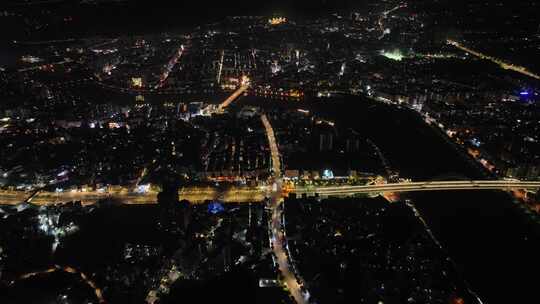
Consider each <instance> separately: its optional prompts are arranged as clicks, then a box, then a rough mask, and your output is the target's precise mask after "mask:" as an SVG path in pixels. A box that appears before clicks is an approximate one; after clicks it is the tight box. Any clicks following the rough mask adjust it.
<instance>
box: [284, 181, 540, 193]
mask: <svg viewBox="0 0 540 304" xmlns="http://www.w3.org/2000/svg"><path fill="white" fill-rule="evenodd" d="M514 189H540V182H532V181H531V182H528V181H507V180H492V181H474V180H470V181H432V182H404V183H391V184H380V185H364V186H338V187H301V188H296V189H294V190H292V193H295V194H297V195H302V194H308V195H310V194H320V195H349V194H360V193H378V192H379V193H380V192H383V193H384V192H418V191H445V190H514Z"/></svg>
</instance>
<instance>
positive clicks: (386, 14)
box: [378, 3, 407, 40]
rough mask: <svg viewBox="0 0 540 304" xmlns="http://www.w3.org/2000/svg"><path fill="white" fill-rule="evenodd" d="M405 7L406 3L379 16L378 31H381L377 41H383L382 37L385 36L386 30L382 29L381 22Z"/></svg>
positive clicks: (382, 24)
mask: <svg viewBox="0 0 540 304" xmlns="http://www.w3.org/2000/svg"><path fill="white" fill-rule="evenodd" d="M405 7H407V3H404V4H400V5H398V6H396V7H394V8H392V9H390V10H387V11H384V12H383V13H382V14H381V18H379V21H378V24H379V29H380V30H381V36H379V40H381V39H383V38H384V36H386V34H387V32H386V29H385V28H384V23H383V20H384V19H386V18H387V17H388V15H389V14H391V13H393V12H395V11H397V10H398V9H402V8H405Z"/></svg>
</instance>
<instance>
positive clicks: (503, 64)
mask: <svg viewBox="0 0 540 304" xmlns="http://www.w3.org/2000/svg"><path fill="white" fill-rule="evenodd" d="M446 42H447V43H448V44H450V45H453V46H455V47H457V48H458V49H460V50H462V51H464V52H467V53H469V54H471V55H474V56H476V57H478V58H481V59H485V60H489V61H492V62H494V63H496V64H498V65H499V66H500V67H501V68H503V69H505V70H512V71H514V72H518V73H521V74H523V75H525V76H529V77H532V78H535V79H538V80H540V75H538V74H535V73H533V72H531V71H529V70H527V68H526V67H523V66H519V65H514V64H511V63H507V62H504V61H502V60H500V59H497V58H495V57H492V56H488V55H485V54H482V53H480V52H477V51H475V50H471V49H469V48H467V47H465V46H463V45H462V44H461V43H459V42H457V41H454V40H450V39H448V40H447V41H446Z"/></svg>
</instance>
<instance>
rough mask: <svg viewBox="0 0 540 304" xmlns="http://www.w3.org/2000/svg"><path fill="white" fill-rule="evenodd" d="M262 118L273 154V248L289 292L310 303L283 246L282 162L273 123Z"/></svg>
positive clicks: (271, 205)
mask: <svg viewBox="0 0 540 304" xmlns="http://www.w3.org/2000/svg"><path fill="white" fill-rule="evenodd" d="M261 120H262V122H263V125H264V128H265V130H266V137H267V138H268V143H269V146H270V153H271V155H272V171H273V176H274V178H273V179H274V181H273V188H272V193H271V196H270V202H269V203H270V207H271V209H272V220H271V225H270V229H271V235H272V238H271V241H272V249H273V251H274V255H275V256H276V259H277V263H278V265H279V271H280V272H281V274H282V275H283V282H284V283H285V285H286V286H287V288H288V289H289V292H290V293H291V295H292V296H293V298H294V300H295V301H296V303H300V304H303V303H308V299H307V297H304V295H303V294H302V290H301V288H300V287H301V286H300V284H298V281H297V280H296V277H295V275H294V272H293V270H292V268H291V265H289V260H288V258H287V251H286V250H285V249H284V247H283V243H284V242H286V238H285V235H284V233H283V230H284V228H283V227H282V222H281V218H282V216H283V209H282V207H283V206H282V203H283V197H282V180H281V162H280V157H279V151H278V146H277V143H276V137H275V134H274V130H273V128H272V125H271V124H270V122H269V121H268V118H267V117H266V115H262V116H261Z"/></svg>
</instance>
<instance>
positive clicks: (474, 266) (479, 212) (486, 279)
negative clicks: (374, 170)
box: [316, 97, 540, 303]
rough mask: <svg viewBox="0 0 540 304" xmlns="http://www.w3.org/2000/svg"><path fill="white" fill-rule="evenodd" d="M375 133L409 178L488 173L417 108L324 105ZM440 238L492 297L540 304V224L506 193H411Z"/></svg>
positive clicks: (484, 295) (344, 102)
mask: <svg viewBox="0 0 540 304" xmlns="http://www.w3.org/2000/svg"><path fill="white" fill-rule="evenodd" d="M316 107H318V108H319V109H320V110H321V111H322V112H325V113H328V115H329V116H331V117H335V118H337V119H338V121H339V122H340V123H346V124H349V125H350V126H351V127H354V128H356V129H357V130H359V131H361V132H362V133H364V134H365V135H366V136H367V137H369V138H371V139H372V140H373V141H374V142H375V143H376V144H377V145H378V146H379V147H380V148H381V150H382V151H383V153H384V154H385V156H386V157H387V158H388V159H389V161H390V163H391V165H392V167H394V168H396V169H398V170H399V172H400V175H401V177H407V178H412V179H413V180H431V179H435V180H444V179H450V180H452V179H460V178H485V177H486V175H485V173H484V172H482V170H481V169H480V168H479V167H478V166H476V165H475V164H474V163H473V162H471V161H470V160H469V159H468V158H467V157H466V156H465V155H464V154H463V153H460V152H459V149H455V148H454V147H452V145H451V144H450V143H449V142H448V141H446V140H445V139H444V137H443V136H440V133H439V132H437V131H435V130H434V129H433V128H431V127H429V126H427V125H426V124H425V123H424V122H423V121H422V120H421V118H420V117H419V116H418V115H417V114H416V113H413V112H411V111H409V110H405V109H396V108H394V107H390V106H387V105H382V104H375V103H374V102H371V101H368V100H363V99H361V98H357V97H350V98H343V99H338V100H334V101H331V102H330V101H328V102H326V103H324V104H320V103H319V104H318V105H317V106H316ZM409 197H410V198H412V199H413V202H414V203H415V205H416V207H417V208H418V209H419V210H420V212H421V213H422V215H423V217H424V218H425V219H426V221H427V222H428V224H429V226H430V227H431V229H432V230H433V232H434V234H435V236H436V237H437V238H438V239H439V241H441V243H442V245H443V247H444V248H445V250H446V251H447V252H448V254H449V255H450V257H451V258H452V259H453V260H454V262H455V263H456V264H457V265H456V266H457V268H458V269H459V270H460V271H461V272H462V274H463V275H464V277H465V279H466V280H467V282H468V283H469V285H470V287H471V289H472V290H473V291H475V292H476V293H478V295H479V296H480V298H481V299H482V301H483V302H484V303H538V300H539V299H540V296H539V295H538V292H537V290H536V288H535V287H536V282H537V280H536V279H535V277H536V275H537V274H538V273H539V270H540V269H539V266H538V262H537V258H538V256H540V249H539V248H540V246H538V244H539V241H540V237H539V236H540V229H539V227H538V225H534V224H533V223H532V221H531V220H530V218H529V217H527V216H526V215H525V213H524V212H523V211H522V210H521V209H520V208H518V206H517V205H516V204H515V203H513V201H512V199H511V197H510V196H509V195H508V194H507V193H504V192H502V191H455V192H450V191H445V192H424V193H416V194H410V195H409Z"/></svg>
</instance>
